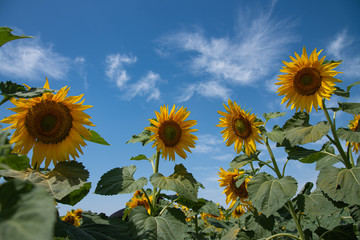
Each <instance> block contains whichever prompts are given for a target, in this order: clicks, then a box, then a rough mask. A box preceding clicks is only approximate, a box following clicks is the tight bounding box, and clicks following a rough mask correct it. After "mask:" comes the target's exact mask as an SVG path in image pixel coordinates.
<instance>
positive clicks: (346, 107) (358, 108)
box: [339, 102, 360, 114]
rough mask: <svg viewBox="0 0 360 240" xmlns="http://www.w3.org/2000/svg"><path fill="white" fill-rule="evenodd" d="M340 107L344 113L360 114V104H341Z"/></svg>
mask: <svg viewBox="0 0 360 240" xmlns="http://www.w3.org/2000/svg"><path fill="white" fill-rule="evenodd" d="M339 107H340V108H341V110H343V111H344V112H347V113H351V114H360V103H347V102H344V103H340V102H339Z"/></svg>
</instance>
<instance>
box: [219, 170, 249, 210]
mask: <svg viewBox="0 0 360 240" xmlns="http://www.w3.org/2000/svg"><path fill="white" fill-rule="evenodd" d="M243 174H244V171H240V172H239V170H237V169H236V168H235V169H234V171H233V172H232V171H225V170H224V169H223V168H220V172H218V175H219V177H220V179H219V180H218V181H219V182H220V187H225V189H224V191H223V192H222V193H225V195H226V204H229V203H230V208H232V207H233V206H234V204H235V202H236V200H237V199H238V198H239V199H240V200H241V201H245V200H246V199H247V198H248V197H249V194H248V191H247V185H248V182H249V181H250V178H251V176H249V177H247V178H245V179H244V181H243V182H242V183H241V185H240V186H239V187H237V185H236V182H237V181H239V177H240V176H241V175H243Z"/></svg>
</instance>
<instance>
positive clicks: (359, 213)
mask: <svg viewBox="0 0 360 240" xmlns="http://www.w3.org/2000/svg"><path fill="white" fill-rule="evenodd" d="M350 216H351V217H352V219H354V222H355V223H356V225H357V229H358V231H360V205H354V206H351V207H350Z"/></svg>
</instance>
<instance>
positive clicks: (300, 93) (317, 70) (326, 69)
mask: <svg viewBox="0 0 360 240" xmlns="http://www.w3.org/2000/svg"><path fill="white" fill-rule="evenodd" d="M321 51H322V50H320V51H319V52H316V49H314V51H313V52H312V53H311V55H310V57H308V55H307V53H306V49H305V47H304V48H303V52H302V55H301V57H300V56H299V55H298V54H297V53H296V52H295V57H296V59H295V58H294V57H292V56H290V59H291V60H292V62H285V61H283V64H284V65H285V66H283V69H281V70H280V72H283V73H285V74H283V75H279V76H278V77H279V78H278V80H279V81H278V82H277V83H275V84H276V85H281V86H280V87H279V89H278V91H277V93H279V94H278V95H279V96H281V95H285V96H284V98H283V99H282V101H281V104H283V103H284V102H286V101H289V102H288V103H287V105H286V107H288V106H289V105H292V106H291V109H293V108H294V107H296V111H297V110H298V109H300V110H301V111H303V110H304V109H305V110H306V111H307V112H308V113H310V112H311V110H312V107H313V106H314V108H315V110H316V111H317V109H318V106H319V107H320V108H321V109H322V108H323V105H322V99H328V100H329V99H330V97H331V95H332V94H333V93H334V91H335V90H336V89H335V85H336V82H342V81H341V80H339V79H336V78H334V77H335V76H336V75H337V74H338V73H340V72H337V71H335V70H333V69H334V68H335V67H337V66H339V64H340V63H326V64H323V61H324V59H325V56H324V57H323V58H321V59H320V60H319V55H320V53H321Z"/></svg>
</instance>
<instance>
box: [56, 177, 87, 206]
mask: <svg viewBox="0 0 360 240" xmlns="http://www.w3.org/2000/svg"><path fill="white" fill-rule="evenodd" d="M90 188H91V183H90V182H88V183H85V184H84V186H82V187H81V188H80V189H77V190H75V191H72V192H71V193H69V194H68V195H66V196H65V197H63V198H62V199H60V200H57V202H58V203H62V204H68V205H71V206H74V205H75V204H77V203H78V202H80V201H81V200H82V199H83V198H84V197H85V196H86V195H87V194H88V193H89V191H90Z"/></svg>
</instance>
